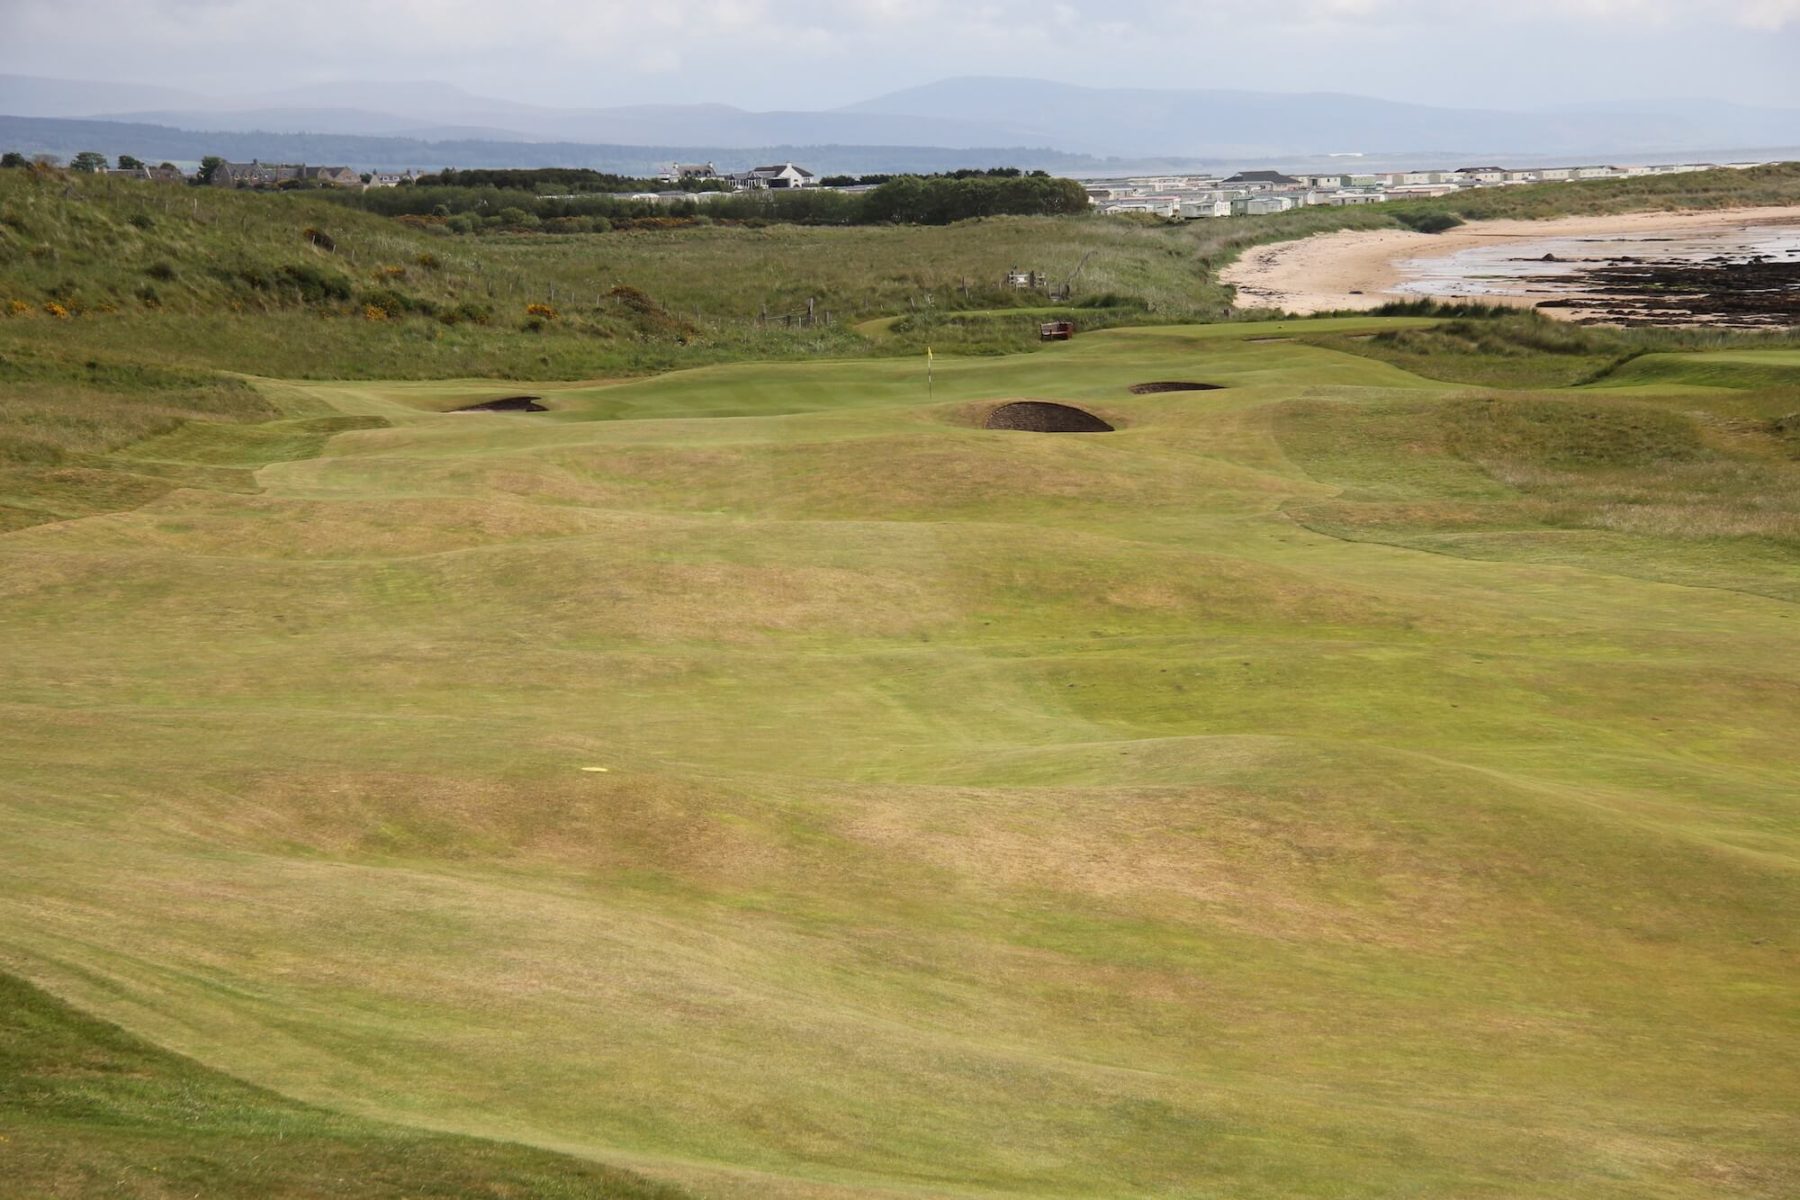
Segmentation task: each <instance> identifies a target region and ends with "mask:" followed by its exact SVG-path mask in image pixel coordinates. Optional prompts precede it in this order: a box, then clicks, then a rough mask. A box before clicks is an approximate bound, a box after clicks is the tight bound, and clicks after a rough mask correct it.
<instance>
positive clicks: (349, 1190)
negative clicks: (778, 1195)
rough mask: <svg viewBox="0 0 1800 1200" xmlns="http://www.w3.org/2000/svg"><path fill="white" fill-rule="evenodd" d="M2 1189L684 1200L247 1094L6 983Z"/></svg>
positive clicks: (50, 1194) (534, 1159)
mask: <svg viewBox="0 0 1800 1200" xmlns="http://www.w3.org/2000/svg"><path fill="white" fill-rule="evenodd" d="M0 1111H4V1113H5V1130H6V1132H5V1140H4V1153H3V1154H0V1158H3V1159H4V1161H5V1164H6V1166H5V1171H6V1178H7V1183H6V1185H5V1187H6V1190H7V1191H8V1192H9V1193H10V1194H12V1195H19V1196H34V1197H42V1198H44V1200H62V1198H65V1197H67V1198H71V1200H73V1198H78V1197H88V1196H110V1197H127V1198H130V1197H143V1198H144V1200H152V1198H156V1200H160V1198H162V1197H169V1196H177V1195H180V1196H217V1197H225V1198H242V1200H260V1198H262V1197H280V1198H287V1197H292V1198H294V1200H301V1198H311V1197H317V1196H328V1195H330V1196H342V1195H352V1194H353V1195H356V1196H359V1197H365V1196H366V1197H373V1198H377V1200H384V1198H385V1200H403V1198H405V1200H418V1198H420V1197H441V1198H443V1200H450V1198H452V1197H490V1198H492V1200H501V1198H503V1197H523V1196H531V1197H543V1198H544V1200H558V1198H567V1200H577V1198H579V1200H680V1198H681V1197H682V1196H684V1195H685V1193H683V1192H681V1191H678V1190H677V1189H675V1188H672V1187H667V1186H664V1185H660V1184H655V1183H652V1182H650V1181H649V1180H646V1179H644V1178H642V1177H641V1176H637V1175H633V1174H631V1173H629V1172H625V1171H619V1170H614V1169H612V1168H608V1167H604V1166H600V1165H598V1164H595V1163H591V1162H583V1161H581V1160H579V1159H574V1158H568V1157H565V1156H563V1155H559V1154H552V1153H549V1152H548V1151H543V1150H535V1149H531V1148H528V1147H525V1146H518V1145H509V1144H506V1143H501V1142H487V1141H481V1140H478V1139H476V1138H466V1137H455V1136H451V1135H447V1134H436V1133H425V1132H421V1131H419V1130H414V1129H406V1128H402V1127H400V1126H396V1125H387V1124H383V1123H381V1122H376V1121H365V1120H359V1119H357V1118H354V1117H347V1116H341V1115H339V1114H336V1113H332V1112H328V1111H326V1110H324V1109H320V1108H315V1107H313V1106H311V1105H306V1104H299V1103H296V1102H295V1101H292V1100H289V1099H287V1098H285V1097H282V1096H279V1095H276V1094H275V1093H273V1092H269V1091H265V1090H264V1089H262V1088H257V1087H252V1086H250V1085H249V1084H246V1083H242V1082H240V1081H238V1080H236V1079H233V1078H231V1077H229V1076H227V1075H223V1074H220V1073H219V1072H217V1071H213V1070H209V1069H207V1068H206V1067H203V1066H201V1065H200V1064H198V1063H196V1062H194V1061H193V1060H191V1059H187V1058H183V1057H181V1056H179V1055H175V1054H170V1053H168V1052H166V1051H163V1050H159V1049H157V1048H155V1047H153V1046H150V1045H147V1044H146V1043H144V1042H143V1041H141V1040H139V1039H137V1038H134V1037H132V1036H130V1035H129V1034H127V1033H125V1032H124V1031H123V1030H121V1029H120V1028H118V1027H117V1026H116V1025H110V1024H107V1023H106V1022H103V1021H97V1020H94V1019H93V1018H91V1017H87V1016H84V1015H82V1014H81V1013H78V1012H76V1011H75V1010H74V1009H72V1008H70V1007H69V1006H68V1005H66V1004H64V1003H62V1002H61V1001H59V1000H56V999H54V998H52V997H50V996H47V995H45V994H44V993H43V992H42V991H40V990H39V989H37V988H34V987H32V986H30V985H29V984H27V983H25V982H24V981H22V980H20V979H18V978H16V977H14V976H11V975H7V974H0Z"/></svg>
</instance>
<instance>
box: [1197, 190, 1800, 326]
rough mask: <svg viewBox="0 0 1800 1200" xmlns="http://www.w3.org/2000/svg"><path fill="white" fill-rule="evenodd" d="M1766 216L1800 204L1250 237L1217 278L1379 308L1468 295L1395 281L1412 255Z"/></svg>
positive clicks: (1731, 226)
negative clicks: (1261, 241) (1435, 229)
mask: <svg viewBox="0 0 1800 1200" xmlns="http://www.w3.org/2000/svg"><path fill="white" fill-rule="evenodd" d="M1761 225H1800V205H1789V206H1779V207H1753V208H1720V209H1703V210H1694V209H1684V210H1680V211H1668V212H1635V213H1616V214H1613V215H1610V216H1600V217H1550V218H1546V219H1543V220H1518V219H1509V220H1503V221H1472V222H1470V223H1468V224H1466V225H1460V226H1457V227H1456V228H1454V229H1449V230H1446V231H1445V232H1443V233H1415V232H1413V231H1412V230H1410V229H1372V230H1343V231H1340V232H1337V233H1315V234H1313V235H1312V236H1311V237H1306V238H1300V239H1297V240H1295V241H1290V242H1275V243H1272V244H1270V245H1266V246H1256V247H1253V248H1251V249H1250V250H1248V251H1246V252H1245V253H1244V254H1243V255H1242V256H1241V257H1239V258H1238V259H1237V261H1235V262H1233V263H1231V264H1229V265H1228V266H1226V267H1225V269H1224V270H1222V271H1220V272H1219V278H1220V280H1221V281H1222V282H1224V283H1227V284H1230V285H1232V286H1233V287H1235V288H1236V289H1237V300H1236V302H1235V303H1236V306H1237V307H1239V308H1278V309H1282V310H1285V311H1287V312H1291V313H1294V314H1295V315H1297V316H1310V315H1312V314H1314V313H1319V312H1330V311H1334V310H1341V309H1348V310H1365V309H1371V308H1379V307H1380V306H1381V305H1383V304H1390V303H1393V302H1394V301H1396V300H1417V299H1421V298H1424V297H1425V296H1432V295H1437V296H1438V297H1439V298H1442V299H1451V300H1467V299H1469V297H1468V296H1458V295H1451V294H1449V293H1444V294H1441V295H1439V294H1438V293H1433V292H1428V291H1420V290H1413V291H1409V292H1401V291H1398V290H1396V289H1397V288H1398V287H1399V286H1400V285H1402V284H1405V283H1408V282H1412V281H1414V276H1413V273H1412V272H1409V271H1407V270H1406V269H1405V268H1404V266H1403V265H1402V264H1404V263H1406V262H1409V261H1412V260H1420V261H1431V262H1435V261H1437V260H1440V259H1444V258H1448V257H1450V256H1452V255H1455V254H1458V253H1461V252H1463V251H1466V250H1473V249H1478V248H1482V247H1487V246H1494V245H1504V244H1505V243H1506V242H1508V241H1518V242H1521V243H1529V242H1535V241H1544V240H1547V239H1551V238H1605V237H1611V236H1628V237H1629V236H1642V235H1645V234H1656V233H1669V234H1696V233H1706V232H1713V231H1731V230H1740V229H1747V228H1753V227H1756V226H1761ZM1479 299H1480V301H1481V303H1484V304H1512V305H1517V306H1520V307H1527V308H1529V307H1532V306H1534V305H1536V304H1537V303H1538V301H1539V299H1541V295H1511V294H1506V293H1494V294H1491V295H1483V296H1481V297H1480V298H1479ZM1545 311H1546V312H1547V313H1549V314H1550V315H1555V316H1564V317H1566V316H1568V315H1570V314H1569V313H1568V311H1567V310H1557V309H1547V310H1545Z"/></svg>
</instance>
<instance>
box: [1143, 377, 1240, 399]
mask: <svg viewBox="0 0 1800 1200" xmlns="http://www.w3.org/2000/svg"><path fill="white" fill-rule="evenodd" d="M1222 386H1223V385H1222V384H1217V383H1189V382H1187V381H1186V380H1183V379H1160V380H1157V381H1156V382H1155V383H1134V384H1132V385H1131V394H1132V395H1134V396H1153V395H1155V394H1156V393H1157V392H1216V391H1218V390H1219V388H1220V387H1222Z"/></svg>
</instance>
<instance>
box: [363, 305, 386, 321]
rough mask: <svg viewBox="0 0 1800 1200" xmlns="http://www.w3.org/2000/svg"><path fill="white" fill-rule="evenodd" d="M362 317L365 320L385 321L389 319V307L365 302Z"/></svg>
mask: <svg viewBox="0 0 1800 1200" xmlns="http://www.w3.org/2000/svg"><path fill="white" fill-rule="evenodd" d="M362 317H363V320H365V321H385V320H387V319H388V314H387V309H385V308H382V307H381V306H379V305H376V304H365V305H363V310H362Z"/></svg>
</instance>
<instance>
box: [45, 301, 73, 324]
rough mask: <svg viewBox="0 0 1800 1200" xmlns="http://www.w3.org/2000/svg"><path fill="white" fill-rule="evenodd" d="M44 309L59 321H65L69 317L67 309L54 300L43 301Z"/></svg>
mask: <svg viewBox="0 0 1800 1200" xmlns="http://www.w3.org/2000/svg"><path fill="white" fill-rule="evenodd" d="M44 311H45V312H47V313H49V314H50V315H51V316H53V317H55V318H56V319H57V320H59V321H66V320H68V319H69V310H68V309H66V308H64V307H63V306H62V305H60V304H58V303H57V302H56V301H54V300H46V301H44Z"/></svg>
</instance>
